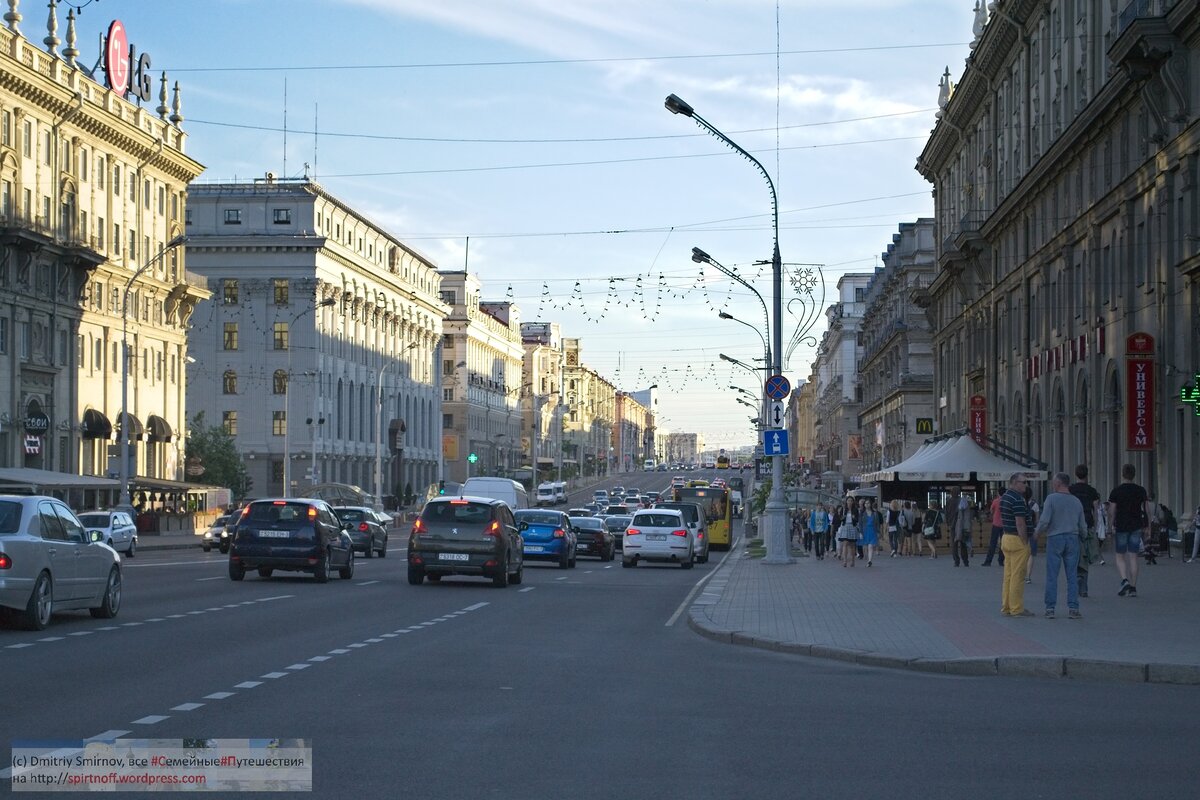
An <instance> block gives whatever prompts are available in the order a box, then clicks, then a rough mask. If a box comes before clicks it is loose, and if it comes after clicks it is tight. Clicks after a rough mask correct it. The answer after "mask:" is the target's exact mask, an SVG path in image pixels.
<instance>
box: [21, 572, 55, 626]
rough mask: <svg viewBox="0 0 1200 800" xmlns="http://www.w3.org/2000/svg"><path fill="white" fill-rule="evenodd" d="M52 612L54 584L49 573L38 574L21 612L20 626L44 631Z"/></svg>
mask: <svg viewBox="0 0 1200 800" xmlns="http://www.w3.org/2000/svg"><path fill="white" fill-rule="evenodd" d="M53 613H54V584H53V583H52V582H51V581H50V575H49V573H46V572H43V573H42V574H41V575H38V578H37V581H36V582H35V583H34V584H33V592H32V593H31V594H30V595H29V602H28V603H27V604H26V605H25V611H24V612H23V613H22V614H21V627H22V628H24V629H25V630H27V631H44V630H46V626H47V625H49V624H50V616H51V614H53Z"/></svg>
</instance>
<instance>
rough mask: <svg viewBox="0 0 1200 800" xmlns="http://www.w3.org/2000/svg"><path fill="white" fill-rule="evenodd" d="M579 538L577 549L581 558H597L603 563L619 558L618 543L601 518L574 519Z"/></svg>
mask: <svg viewBox="0 0 1200 800" xmlns="http://www.w3.org/2000/svg"><path fill="white" fill-rule="evenodd" d="M571 526H572V527H573V528H574V529H575V536H576V537H577V541H576V545H575V549H576V551H577V552H578V553H579V555H581V556H596V557H598V558H599V559H600V560H601V561H612V560H613V559H614V558H616V557H617V542H616V539H614V538H613V535H612V533H611V532H610V531H609V530H608V528H607V527H606V526H605V524H604V520H602V519H600V518H599V517H572V518H571Z"/></svg>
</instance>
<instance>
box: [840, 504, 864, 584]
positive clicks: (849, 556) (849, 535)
mask: <svg viewBox="0 0 1200 800" xmlns="http://www.w3.org/2000/svg"><path fill="white" fill-rule="evenodd" d="M858 537H859V529H858V505H857V504H856V503H855V502H854V500H853V499H850V500H847V501H846V510H845V513H843V514H842V525H841V527H840V528H838V532H837V538H838V559H839V560H840V561H841V562H842V566H843V567H853V566H854V562H855V561H856V560H857V556H856V555H855V549H856V546H857V545H858Z"/></svg>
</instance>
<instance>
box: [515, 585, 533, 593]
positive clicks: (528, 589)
mask: <svg viewBox="0 0 1200 800" xmlns="http://www.w3.org/2000/svg"><path fill="white" fill-rule="evenodd" d="M536 588H537V587H536V586H526V587H525V588H524V589H521V590H519V591H522V592H532V591H533V590H534V589H536Z"/></svg>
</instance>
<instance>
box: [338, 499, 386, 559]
mask: <svg viewBox="0 0 1200 800" xmlns="http://www.w3.org/2000/svg"><path fill="white" fill-rule="evenodd" d="M333 513H334V514H337V517H338V519H340V520H341V521H342V523H343V524H345V523H347V522H348V523H350V526H349V527H348V528H347V529H346V530H347V532H348V533H349V534H350V541H352V542H354V549H355V550H357V551H358V552H360V553H362V554H363V555H365V556H366V557H367V558H370V557H371V556H373V555H375V554H376V553H378V554H379V557H380V558H386V557H387V548H388V532H387V523H386V522H385V521H384V518H383V516H382V515H381V514H376V513H375V510H374V509H372V508H367V507H366V506H335V507H334V509H333Z"/></svg>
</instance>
